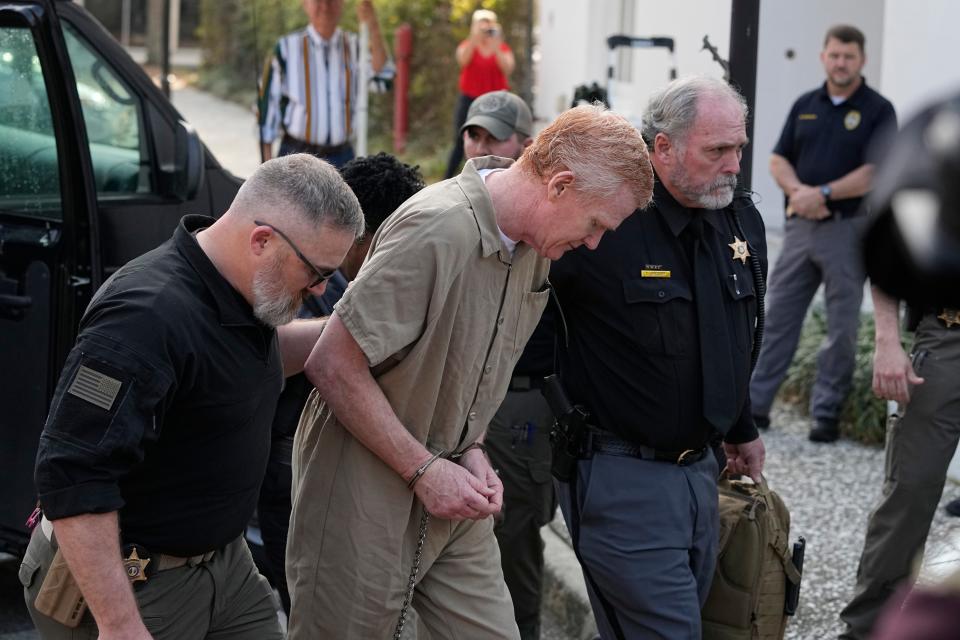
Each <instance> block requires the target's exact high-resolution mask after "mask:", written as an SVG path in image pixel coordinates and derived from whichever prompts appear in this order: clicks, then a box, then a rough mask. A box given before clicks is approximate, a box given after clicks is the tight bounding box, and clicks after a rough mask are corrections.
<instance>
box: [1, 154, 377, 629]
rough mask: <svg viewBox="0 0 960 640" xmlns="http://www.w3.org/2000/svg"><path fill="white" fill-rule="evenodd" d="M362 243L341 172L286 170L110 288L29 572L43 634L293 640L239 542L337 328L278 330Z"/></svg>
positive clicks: (86, 354) (60, 445)
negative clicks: (282, 402)
mask: <svg viewBox="0 0 960 640" xmlns="http://www.w3.org/2000/svg"><path fill="white" fill-rule="evenodd" d="M362 233H363V218H362V215H361V213H360V207H359V205H358V203H357V199H356V198H355V197H354V195H353V193H352V192H351V191H350V189H349V188H348V187H347V186H346V184H345V183H344V182H343V180H342V179H341V178H340V176H339V175H338V174H337V172H336V170H334V169H333V168H332V167H331V166H330V165H329V164H327V163H325V162H323V161H321V160H318V159H316V158H314V157H312V156H308V155H302V154H301V155H292V156H287V157H284V158H280V159H277V160H273V161H270V162H267V163H264V164H263V165H261V166H260V167H259V168H258V169H257V171H256V172H255V173H254V174H253V175H252V176H251V177H250V178H249V179H248V180H247V181H246V183H245V184H244V185H243V187H242V188H241V189H240V191H239V192H238V194H237V196H236V198H235V200H234V202H233V204H232V205H231V206H230V209H229V210H228V211H227V212H226V213H224V214H223V216H222V217H221V218H220V219H218V220H216V221H214V220H213V219H211V218H205V217H202V216H187V217H185V218H184V219H183V220H182V221H181V223H180V226H179V227H178V228H177V230H176V231H175V233H174V236H173V238H172V239H171V240H170V241H168V242H167V243H165V244H164V245H162V246H160V247H159V248H157V249H155V250H153V251H151V252H149V253H147V254H146V255H144V256H141V257H140V258H137V259H136V260H134V261H132V262H131V263H129V264H127V265H126V266H124V267H123V268H121V269H120V270H119V271H118V272H117V273H116V274H115V275H113V276H112V277H111V278H110V279H109V280H108V281H107V282H106V283H105V284H104V285H103V287H101V289H100V290H99V291H98V292H97V294H96V295H95V296H94V299H93V301H92V302H91V304H90V306H89V308H88V309H87V312H86V314H85V315H84V317H83V319H82V321H81V324H80V333H79V336H78V338H77V345H76V347H75V348H74V349H73V351H72V352H71V353H70V355H69V357H68V359H67V362H66V364H65V366H64V369H63V372H62V375H61V378H60V382H59V385H58V387H57V390H56V393H55V395H54V399H53V403H52V405H51V408H50V415H49V417H48V419H47V424H46V426H45V428H44V431H43V434H42V436H41V441H40V447H39V452H38V455H37V466H36V483H37V491H38V493H39V496H40V503H41V506H42V509H43V513H44V516H43V518H42V520H41V522H40V526H38V527H36V529H35V531H34V533H33V536H32V538H31V541H30V545H29V547H28V549H27V553H26V556H25V558H24V561H23V566H22V567H21V571H20V576H21V578H22V579H23V582H24V585H25V587H26V598H27V603H28V607H29V608H30V613H31V616H32V617H33V620H34V623H35V624H36V626H37V628H38V629H39V630H40V631H41V633H42V634H43V636H44V637H45V638H67V637H90V638H95V637H97V636H98V634H99V637H100V638H124V639H125V640H126V639H131V638H136V639H140V638H150V637H153V638H158V639H159V638H171V639H173V638H176V639H178V640H181V639H186V638H206V637H211V638H212V637H230V638H250V639H253V638H257V639H262V638H281V637H282V631H281V629H280V627H279V623H278V620H277V617H276V609H275V604H274V599H273V597H272V594H271V592H270V589H269V587H268V586H267V584H266V580H265V579H264V578H263V577H261V576H260V575H259V574H258V573H257V571H256V568H255V567H254V565H253V562H252V560H251V558H250V553H249V551H248V550H247V548H246V545H245V543H244V542H243V539H242V537H241V534H242V532H243V530H244V526H245V525H246V523H247V521H248V520H249V519H250V516H251V514H252V513H253V509H254V505H255V504H256V500H257V494H258V489H259V485H260V481H261V479H262V478H263V471H264V467H265V465H266V461H267V452H268V449H269V441H270V421H271V418H272V417H273V413H274V409H275V407H276V402H277V396H278V395H279V393H280V388H281V385H282V381H283V375H284V373H287V374H290V373H293V372H295V371H297V370H298V369H299V368H301V367H302V365H303V362H304V361H305V360H306V357H307V355H308V354H309V351H310V349H311V348H312V346H313V344H314V343H315V342H316V338H317V337H318V335H319V332H320V330H321V328H322V321H304V322H296V323H293V324H289V325H287V326H284V327H281V328H280V329H279V330H278V329H277V328H276V327H279V326H280V325H285V324H286V323H288V322H290V321H291V320H292V319H293V318H294V316H295V314H296V312H297V310H298V309H299V308H300V306H301V304H302V302H303V299H304V298H305V297H306V296H307V295H309V294H320V293H322V292H323V289H324V286H325V282H326V280H327V279H328V278H329V277H330V275H331V274H332V273H333V271H334V270H335V269H336V267H337V265H339V264H340V262H341V260H343V257H344V255H345V254H346V253H347V250H348V249H349V248H350V246H351V245H352V244H353V242H354V241H355V239H357V238H358V237H359V236H360V235H362ZM121 552H122V555H121ZM63 561H65V566H66V568H68V569H69V573H70V574H72V580H73V581H75V584H76V585H77V586H78V587H79V591H80V592H82V595H83V600H84V602H83V604H82V605H78V606H73V605H74V603H75V602H76V594H71V593H70V589H69V588H64V586H63V585H69V584H70V581H64V580H63V579H62V573H63V569H64V566H63ZM51 565H53V567H52V568H51ZM48 573H49V574H50V575H51V576H52V577H51V579H50V580H46V581H45V578H46V576H47V574H48ZM58 575H60V576H61V578H60V579H59V580H57V579H55V577H56V576H58ZM131 582H132V583H133V585H134V587H133V588H131ZM58 585H60V586H59V587H58ZM65 596H66V597H67V600H68V601H67V602H66V605H67V606H66V607H64V606H62V605H63V603H64V597H65ZM58 603H59V605H60V606H58ZM84 606H86V607H89V612H88V613H86V614H83V607H84ZM138 607H139V611H138ZM91 614H92V615H91ZM61 622H66V623H67V624H68V625H74V624H79V626H80V631H79V632H78V631H77V630H74V629H71V628H69V626H65V625H64V624H61ZM74 633H80V635H73V634H74Z"/></svg>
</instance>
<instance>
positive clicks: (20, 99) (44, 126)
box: [0, 27, 61, 218]
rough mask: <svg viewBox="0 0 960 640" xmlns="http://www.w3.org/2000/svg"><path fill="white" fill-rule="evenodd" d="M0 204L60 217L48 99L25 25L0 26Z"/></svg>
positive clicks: (34, 50) (54, 148)
mask: <svg viewBox="0 0 960 640" xmlns="http://www.w3.org/2000/svg"><path fill="white" fill-rule="evenodd" d="M0 209H3V210H6V211H16V212H18V213H27V214H31V215H37V216H43V217H53V218H60V217H61V212H60V170H59V166H58V158H57V142H56V137H55V135H54V131H53V117H52V114H51V110H50V100H49V98H48V97H47V89H46V86H45V85H44V82H43V69H42V68H41V65H40V59H39V57H38V56H37V49H36V46H35V45H34V41H33V34H32V33H31V32H30V30H29V29H26V28H18V27H0Z"/></svg>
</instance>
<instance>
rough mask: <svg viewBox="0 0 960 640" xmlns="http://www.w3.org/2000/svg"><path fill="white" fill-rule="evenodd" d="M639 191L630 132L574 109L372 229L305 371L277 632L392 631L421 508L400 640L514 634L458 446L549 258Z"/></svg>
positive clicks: (642, 192) (494, 397)
mask: <svg viewBox="0 0 960 640" xmlns="http://www.w3.org/2000/svg"><path fill="white" fill-rule="evenodd" d="M651 191H652V171H651V169H650V165H649V160H648V158H647V153H646V149H645V146H644V144H643V141H642V140H641V138H640V136H639V134H638V133H637V132H636V130H635V129H634V128H633V127H632V126H630V125H629V123H627V121H626V120H624V119H623V118H621V117H620V116H617V115H615V114H612V113H610V112H607V111H604V110H603V109H602V108H601V107H595V106H583V107H578V108H576V109H572V110H570V111H567V112H565V113H564V114H562V115H561V116H560V117H559V118H558V119H557V120H556V121H555V122H554V123H553V124H551V125H550V126H549V127H547V129H545V130H544V131H543V132H542V133H541V134H540V136H538V138H537V140H535V141H534V143H533V145H531V146H530V147H529V149H528V150H527V153H526V154H525V155H524V156H523V157H521V159H520V160H519V161H518V162H517V163H516V164H512V163H511V162H510V161H509V160H504V159H501V158H493V157H487V158H481V159H477V160H471V161H470V162H468V164H467V166H466V167H465V169H464V171H463V173H462V174H461V175H460V176H459V177H457V178H455V179H452V180H447V181H444V182H442V183H439V184H437V185H434V186H432V187H428V188H427V189H424V190H423V191H421V192H420V193H419V194H417V195H415V196H414V197H413V198H411V199H410V200H408V201H407V202H406V203H405V204H404V205H402V206H401V207H400V209H398V210H397V211H396V212H395V213H394V214H393V215H392V216H391V217H390V218H389V219H387V221H386V222H384V224H383V225H382V226H381V228H380V230H379V231H378V232H377V234H376V235H375V236H374V238H373V242H372V244H371V249H370V254H369V256H368V258H367V261H366V263H365V264H364V266H363V268H362V269H361V271H360V273H359V275H358V277H357V279H356V280H355V281H354V282H353V283H352V285H351V287H350V288H349V289H348V290H347V292H346V293H345V294H344V297H343V299H342V300H341V301H340V303H339V304H338V305H337V307H336V310H335V312H334V315H333V316H331V318H330V321H329V323H328V324H327V326H326V328H325V329H324V332H323V334H322V335H321V338H320V340H319V341H318V343H317V345H316V347H315V348H314V350H313V353H312V354H311V356H310V358H309V360H308V363H307V368H306V372H307V376H308V377H309V378H310V380H311V381H312V382H313V383H314V385H315V386H316V387H317V390H316V391H314V392H313V394H312V395H311V397H310V399H309V400H308V402H307V406H306V409H305V410H304V414H303V416H302V418H301V421H300V426H299V428H298V431H297V436H296V440H295V443H294V458H293V476H294V487H293V514H292V517H291V522H290V536H289V540H288V545H287V576H288V584H289V587H290V593H291V599H292V608H291V616H290V626H289V634H290V638H292V639H294V640H296V639H298V638H299V639H304V640H305V639H308V638H309V639H315V638H336V639H338V640H344V639H357V640H361V639H362V640H369V639H371V638H392V637H394V634H395V630H396V628H397V622H398V618H399V616H400V611H401V605H402V603H403V600H404V596H405V594H406V592H407V588H408V580H409V577H410V574H411V567H412V565H413V562H414V557H415V555H416V550H417V546H418V545H417V541H418V537H419V531H420V525H421V521H422V517H423V514H424V511H425V510H426V511H427V512H429V513H430V514H431V518H430V519H429V523H428V526H427V528H426V540H425V543H424V545H423V551H422V557H421V559H420V564H419V571H418V573H417V578H416V589H415V592H414V594H413V598H412V604H411V606H410V607H409V608H408V610H407V612H406V623H405V627H404V633H403V637H404V638H421V639H423V638H433V639H437V638H451V639H452V638H456V639H457V640H472V639H478V640H479V639H494V638H496V639H498V640H499V639H502V638H512V639H516V638H519V635H518V632H517V627H516V624H515V622H514V619H513V607H512V604H511V602H510V596H509V593H508V591H507V589H506V587H505V585H504V582H503V574H502V571H501V568H500V558H499V552H498V550H497V543H496V539H495V538H494V535H493V519H492V517H491V516H492V515H494V514H496V513H497V512H498V511H499V509H500V506H501V502H502V495H503V487H502V485H501V484H500V481H499V479H498V478H497V476H496V473H495V472H494V471H493V469H492V467H491V466H490V463H489V461H488V459H487V458H486V455H485V454H484V452H483V450H482V449H481V448H478V447H472V446H471V445H473V443H475V442H477V441H479V440H482V437H483V433H484V430H485V429H486V425H487V423H488V422H489V421H490V419H491V417H492V416H493V414H494V413H495V411H496V409H497V407H498V406H499V404H500V402H501V401H502V399H503V397H504V394H505V393H506V388H507V383H508V381H509V377H510V374H511V371H512V370H513V366H514V364H515V362H516V360H517V358H518V357H519V355H520V352H521V351H522V349H523V346H524V344H525V342H526V340H527V338H528V337H529V335H530V333H531V332H532V331H533V328H534V326H535V325H536V324H537V321H538V320H539V318H540V314H541V312H542V311H543V308H544V307H545V306H546V304H547V299H548V297H549V287H548V284H547V280H546V278H547V273H548V270H549V261H548V260H547V259H546V258H551V259H555V258H558V257H559V256H560V255H561V254H562V253H563V252H564V251H566V250H568V249H570V248H573V247H576V246H579V245H581V244H586V245H587V246H588V247H590V248H594V247H595V246H596V245H597V244H598V243H599V240H600V236H601V235H602V234H603V233H604V231H607V230H612V229H615V228H616V227H617V226H618V225H619V224H620V222H621V221H622V220H623V219H625V218H626V217H627V216H628V215H630V213H632V212H633V211H634V210H635V209H636V208H638V207H642V206H645V205H646V203H647V202H648V201H649V199H650V194H651ZM437 453H441V454H442V455H441V456H440V457H439V458H437V459H436V460H434V461H433V462H430V461H431V458H433V456H434V454H437ZM460 453H462V454H463V455H462V457H459V458H455V459H450V456H451V454H460ZM427 463H429V464H427ZM411 480H415V483H414V484H413V487H412V489H410V488H408V484H410V482H411Z"/></svg>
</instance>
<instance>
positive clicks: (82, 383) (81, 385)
mask: <svg viewBox="0 0 960 640" xmlns="http://www.w3.org/2000/svg"><path fill="white" fill-rule="evenodd" d="M121 386H122V383H121V382H120V381H119V380H117V379H116V378H111V377H110V376H108V375H106V374H104V373H100V372H99V371H95V370H93V369H91V368H90V367H87V366H84V365H80V367H79V368H78V369H77V375H76V376H74V378H73V382H71V383H70V388H69V389H67V393H69V394H70V395H73V396H76V397H78V398H80V399H81V400H86V401H87V402H89V403H90V404H93V405H96V406H98V407H100V408H101V409H105V410H106V411H110V409H111V408H112V407H113V402H114V400H116V399H117V394H118V393H120V387H121Z"/></svg>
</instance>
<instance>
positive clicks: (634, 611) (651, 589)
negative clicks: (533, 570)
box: [557, 453, 720, 640]
mask: <svg viewBox="0 0 960 640" xmlns="http://www.w3.org/2000/svg"><path fill="white" fill-rule="evenodd" d="M718 473H719V471H718V469H717V460H716V458H715V457H714V456H712V455H707V456H704V457H703V459H702V460H700V461H698V462H695V463H693V464H691V465H689V466H686V467H679V466H677V465H675V464H671V463H668V462H657V461H652V460H640V459H638V458H629V457H624V456H614V455H608V454H602V453H598V454H594V456H593V457H592V458H591V459H589V460H581V461H580V462H579V463H578V465H577V481H576V485H575V486H576V491H575V492H571V490H570V488H571V485H570V484H567V483H563V482H560V483H557V486H558V495H559V498H560V509H561V510H562V511H563V517H564V520H566V522H567V527H568V528H569V529H570V532H571V536H572V537H573V540H574V543H575V544H576V545H577V548H578V550H579V554H580V558H581V562H582V563H583V565H584V569H585V570H584V574H585V576H584V577H585V578H586V579H587V593H588V595H589V596H590V605H591V607H592V608H593V614H594V617H595V618H596V620H597V627H598V628H599V630H600V635H601V637H602V638H604V640H612V639H613V638H616V635H615V633H614V626H613V624H614V623H613V620H611V617H615V618H616V623H617V624H619V627H620V629H621V630H622V631H623V635H624V637H625V638H628V639H629V640H632V639H634V638H644V639H647V638H650V639H653V638H664V639H666V640H695V639H696V640H699V638H700V635H701V629H700V608H701V607H702V606H703V603H704V602H705V601H706V599H707V594H708V593H709V591H710V584H711V583H712V581H713V572H714V569H715V568H716V564H717V545H718V538H719V526H720V523H719V514H718V506H717V502H718V498H717V474H718ZM586 574H589V576H588V575H586ZM594 585H595V586H596V588H594ZM598 590H599V592H600V593H599V594H598V593H597V591H598ZM600 595H602V598H603V600H604V601H606V606H605V605H604V602H603V601H601V599H600V597H599V596H600ZM607 607H609V609H608V608H607ZM608 611H612V616H611V615H608Z"/></svg>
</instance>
